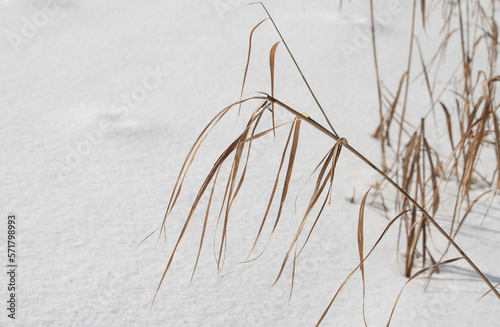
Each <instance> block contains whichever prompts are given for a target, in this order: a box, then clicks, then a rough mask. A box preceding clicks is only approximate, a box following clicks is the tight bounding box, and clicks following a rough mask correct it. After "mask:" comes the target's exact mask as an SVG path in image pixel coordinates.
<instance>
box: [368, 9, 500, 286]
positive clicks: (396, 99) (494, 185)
mask: <svg viewBox="0 0 500 327" xmlns="http://www.w3.org/2000/svg"><path fill="white" fill-rule="evenodd" d="M484 3H487V4H488V6H489V7H487V8H485V7H483V4H484ZM455 4H456V5H455ZM455 4H452V3H451V2H448V1H437V2H436V3H431V4H427V3H426V1H425V0H424V1H420V10H419V9H418V2H417V1H416V0H414V1H413V10H412V20H411V22H412V23H411V30H410V45H409V50H408V65H407V67H406V69H405V71H403V72H402V75H401V79H400V82H399V85H398V88H397V89H396V91H395V92H392V93H391V92H389V91H388V90H387V91H386V92H385V93H387V94H382V93H383V92H379V99H380V108H381V109H380V123H379V126H378V128H377V129H376V131H375V134H374V135H375V137H376V138H378V139H379V140H380V144H381V149H382V158H383V160H382V166H383V167H384V168H385V171H386V172H387V173H388V174H389V175H390V176H392V177H393V178H395V179H396V180H397V181H398V182H400V185H401V186H402V188H403V189H404V190H405V191H406V192H408V193H409V194H412V195H414V198H415V199H417V200H418V202H419V203H421V204H422V206H423V207H424V208H426V209H428V210H432V212H433V215H436V214H437V213H438V209H439V206H440V202H441V201H440V197H439V194H440V193H444V192H446V193H448V194H449V193H450V192H451V193H453V194H454V207H453V209H452V210H453V214H452V216H451V227H450V230H449V232H448V233H449V235H450V236H451V237H452V238H454V237H455V236H456V235H457V233H458V232H459V230H460V228H461V226H462V225H463V223H464V221H465V219H466V218H467V217H468V216H469V214H470V212H471V210H472V209H473V207H474V206H475V205H476V204H477V203H478V201H479V200H480V199H482V198H486V197H488V196H489V197H490V201H493V199H494V197H495V196H496V194H497V191H498V189H499V186H500V183H499V173H498V172H499V171H500V155H499V152H500V147H499V136H500V134H499V127H498V117H497V115H496V111H497V109H498V106H497V105H496V100H495V83H496V82H497V81H498V80H499V77H498V76H495V75H494V74H495V64H496V60H497V56H498V27H497V24H496V21H495V2H494V1H483V2H480V1H476V0H465V1H458V2H457V3H455ZM439 6H441V7H442V8H441V12H442V13H443V16H442V19H443V26H442V29H441V30H442V31H441V33H442V34H441V38H442V42H441V44H440V46H439V47H438V48H437V50H436V52H435V53H434V54H433V55H432V56H431V58H430V59H426V58H424V55H423V53H422V50H421V47H420V43H419V40H418V38H417V37H416V36H415V35H416V29H417V27H416V25H417V24H416V21H417V19H416V17H417V13H418V12H419V11H420V13H421V17H422V24H421V26H420V29H421V30H425V27H426V21H428V20H429V19H430V17H431V15H432V14H433V12H435V10H436V8H438V7H439ZM371 10H372V15H373V6H372V7H371ZM454 15H457V16H458V19H453V16H454ZM457 20H458V21H457ZM455 25H456V26H455ZM375 35H376V32H375V26H374V23H373V20H372V40H373V45H374V46H373V50H374V51H373V55H374V60H375V67H376V71H377V74H376V79H377V85H379V89H380V85H381V84H383V82H382V81H381V80H380V77H379V72H378V66H377V54H376V47H375V44H376V36H375ZM415 44H416V45H417V47H414V45H415ZM453 46H455V48H459V49H460V50H461V51H460V57H461V62H460V65H459V66H458V67H457V69H456V70H455V71H454V73H453V76H451V77H447V79H448V83H447V84H446V85H445V87H444V88H443V89H442V90H441V91H439V92H438V91H436V80H437V79H438V78H443V77H444V76H443V74H442V73H441V65H442V64H443V62H444V60H445V58H446V54H447V52H450V50H449V48H451V47H453ZM483 46H484V47H485V48H486V49H487V50H486V52H487V57H488V60H487V61H486V62H485V61H483V60H482V59H481V58H478V57H480V54H479V53H480V47H483ZM417 50H418V51H417ZM451 51H453V50H451ZM417 55H418V56H419V61H420V67H412V57H414V56H417ZM448 60H449V59H448ZM413 75H417V77H416V78H415V81H419V80H422V82H423V83H424V84H425V85H426V87H427V91H428V94H429V103H430V105H429V107H419V108H408V106H407V98H408V94H409V89H410V85H411V84H412V81H411V79H410V76H413ZM453 80H456V81H458V82H457V83H455V85H452V83H451V81H453ZM391 94H393V95H391ZM450 94H451V95H453V97H454V98H455V99H453V100H451V101H450V100H449V98H450V97H449V95H450ZM382 98H387V101H386V105H385V106H383V105H382ZM408 110H415V111H423V112H426V113H425V114H424V115H422V124H420V125H419V124H415V122H411V121H408V120H407V112H408ZM440 113H442V114H443V115H444V121H443V119H439V118H436V117H438V115H439V114H440ZM431 114H432V115H431ZM431 118H433V119H434V124H435V125H437V126H442V127H441V128H443V129H445V130H447V135H448V138H449V144H450V148H449V150H448V152H446V151H443V149H440V151H431V150H430V149H432V145H430V144H429V142H428V141H427V140H426V139H425V137H424V135H423V134H424V121H429V120H430V119H431ZM415 125H417V126H419V127H418V128H417V130H416V131H415V132H411V130H412V129H413V128H414V127H412V126H415ZM438 128H439V127H438ZM394 143H395V144H396V145H394ZM387 149H390V150H391V152H390V153H392V155H389V154H388V153H387V152H388V151H387ZM488 151H494V152H495V155H496V164H495V165H493V167H494V168H493V170H492V171H484V169H483V168H482V169H481V171H479V169H478V161H479V154H481V153H485V152H488ZM419 158H420V159H419ZM473 184H476V185H477V186H478V188H479V189H481V190H482V191H481V192H480V194H479V196H477V195H476V196H474V195H473V194H472V192H471V186H472V185H473ZM382 187H383V186H382ZM382 194H383V193H382V192H379V193H378V195H379V196H381V195H382ZM396 203H397V204H398V209H399V210H403V211H404V210H410V212H409V213H408V214H407V215H405V216H404V219H402V222H404V228H401V231H402V233H404V235H402V236H403V238H405V239H406V242H405V243H406V249H405V255H404V257H405V260H406V263H405V274H406V276H407V277H410V275H411V272H412V269H413V268H414V266H415V265H414V264H415V257H416V256H419V257H421V258H422V265H421V267H422V268H426V267H427V266H429V265H434V264H435V263H436V260H435V258H433V257H432V255H431V254H430V249H429V247H428V246H427V235H426V228H425V227H426V224H427V222H426V220H425V219H422V216H421V215H420V214H419V213H418V212H416V211H415V210H414V209H415V208H412V207H411V206H410V207H408V202H407V201H406V199H404V198H401V195H400V194H397V195H396ZM417 247H418V248H420V250H418V248H417ZM448 248H449V245H448V247H447V248H446V249H443V251H442V254H441V255H440V256H441V258H440V259H438V260H437V262H440V260H442V259H443V257H444V256H445V254H446V253H447V250H448ZM427 258H429V259H430V260H426V259H427ZM435 271H437V269H432V270H430V272H431V273H432V272H435Z"/></svg>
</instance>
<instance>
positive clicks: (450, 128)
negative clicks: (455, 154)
mask: <svg viewBox="0 0 500 327" xmlns="http://www.w3.org/2000/svg"><path fill="white" fill-rule="evenodd" d="M440 104H441V108H443V111H444V114H445V116H446V127H447V128H448V137H449V139H450V145H451V148H452V149H454V148H455V145H454V144H453V132H452V127H451V116H450V112H449V111H448V109H447V108H446V106H445V105H444V103H442V102H440Z"/></svg>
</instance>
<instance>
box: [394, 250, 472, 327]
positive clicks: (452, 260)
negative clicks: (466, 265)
mask: <svg viewBox="0 0 500 327" xmlns="http://www.w3.org/2000/svg"><path fill="white" fill-rule="evenodd" d="M461 259H463V258H453V259H450V260H446V261H443V262H440V263H436V264H434V265H432V266H429V267H426V268H424V269H422V270H420V271H418V272H416V273H415V274H413V275H412V276H411V277H410V278H409V279H408V280H407V281H406V283H405V284H404V286H403V288H401V291H399V294H398V297H397V298H396V303H394V306H393V307H392V311H391V315H390V316H389V321H388V322H387V327H389V325H390V324H391V320H392V316H393V315H394V311H395V310H396V306H397V304H398V302H399V298H400V297H401V294H402V293H403V290H404V289H405V287H406V285H408V283H409V282H411V281H412V280H413V279H415V278H417V277H418V276H420V275H421V274H423V273H424V272H426V271H427V270H429V269H434V268H435V267H437V266H440V265H446V264H449V263H452V262H455V261H458V260H461Z"/></svg>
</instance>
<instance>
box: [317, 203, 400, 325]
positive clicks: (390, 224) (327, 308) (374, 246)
mask: <svg viewBox="0 0 500 327" xmlns="http://www.w3.org/2000/svg"><path fill="white" fill-rule="evenodd" d="M404 214H406V212H402V213H400V214H399V215H397V216H396V217H395V218H393V219H392V220H391V221H390V222H389V223H388V224H387V226H386V227H385V229H384V231H383V232H382V234H380V236H379V238H378V239H377V241H376V242H375V244H374V245H373V246H372V248H371V249H370V252H368V254H367V255H366V256H365V257H364V258H363V263H364V262H365V261H366V259H368V257H369V256H370V255H371V254H372V252H373V251H374V250H375V248H376V247H377V245H378V244H379V243H380V241H381V240H382V238H383V237H384V236H385V234H386V233H387V232H388V231H389V229H390V228H391V226H392V225H393V224H394V223H395V222H396V221H397V220H398V219H399V218H401V217H402V216H403V215H404ZM360 265H361V263H360V264H358V266H357V267H356V268H354V270H353V271H352V272H351V273H350V274H349V275H348V276H347V277H346V278H345V279H344V281H343V282H342V284H341V285H340V287H339V288H338V289H337V292H336V293H335V295H334V296H333V298H332V300H331V301H330V303H329V304H328V306H327V307H326V309H325V311H324V312H323V314H322V315H321V318H320V319H319V320H318V322H317V323H316V327H318V326H319V325H320V324H321V322H322V321H323V319H325V317H326V314H327V313H328V311H329V310H330V308H331V307H332V305H333V303H334V302H335V300H336V299H337V297H338V295H339V294H340V291H342V289H343V288H344V286H345V285H346V284H347V282H348V281H349V280H350V279H351V277H352V276H353V275H354V273H355V272H356V271H357V270H358V269H359V267H360Z"/></svg>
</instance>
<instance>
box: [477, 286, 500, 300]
mask: <svg viewBox="0 0 500 327" xmlns="http://www.w3.org/2000/svg"><path fill="white" fill-rule="evenodd" d="M498 286H500V283H498V284H496V285H495V288H497V287H498ZM490 292H491V290H489V291H488V292H486V293H484V294H483V295H482V296H481V297H480V298H479V299H478V300H477V301H481V300H482V299H483V297H485V296H486V295H488V294H489V293H490Z"/></svg>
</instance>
